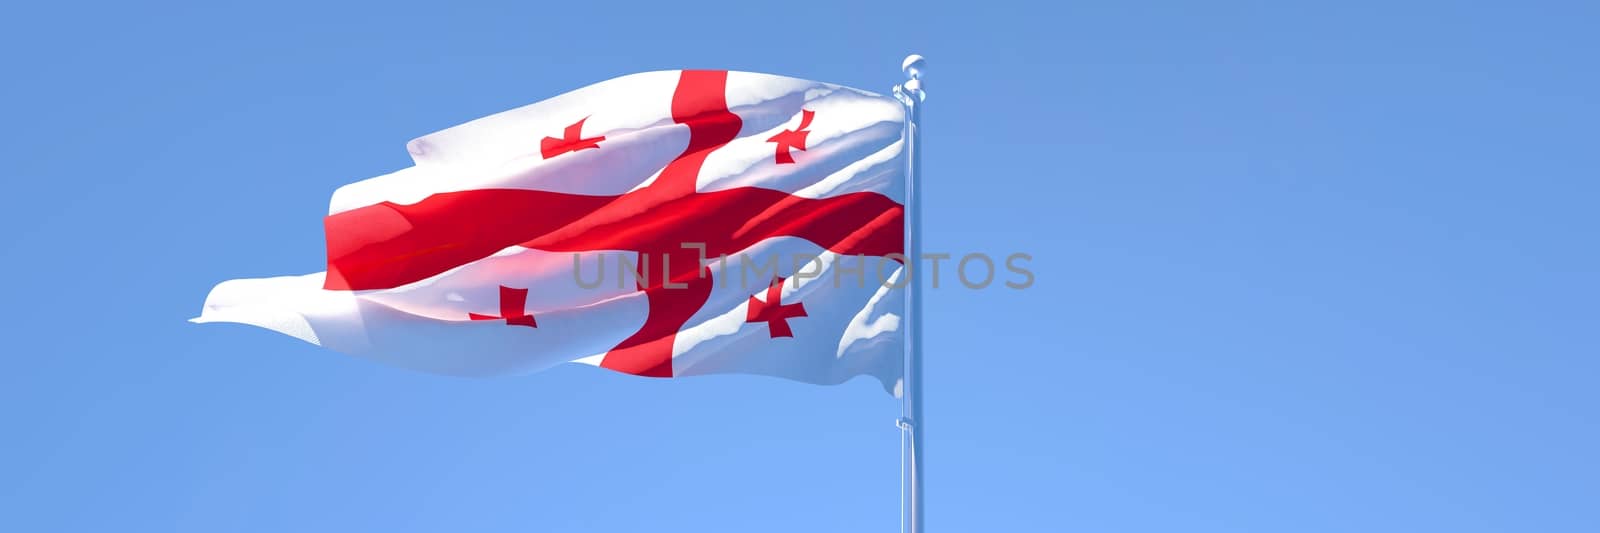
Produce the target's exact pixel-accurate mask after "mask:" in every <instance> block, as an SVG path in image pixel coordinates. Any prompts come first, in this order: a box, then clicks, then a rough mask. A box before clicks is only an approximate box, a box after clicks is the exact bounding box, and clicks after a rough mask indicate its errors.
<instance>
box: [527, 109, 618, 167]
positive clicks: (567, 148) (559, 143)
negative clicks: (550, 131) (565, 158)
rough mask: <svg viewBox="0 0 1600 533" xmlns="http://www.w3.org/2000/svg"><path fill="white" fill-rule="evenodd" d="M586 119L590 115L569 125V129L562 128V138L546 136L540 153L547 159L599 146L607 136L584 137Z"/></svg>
mask: <svg viewBox="0 0 1600 533" xmlns="http://www.w3.org/2000/svg"><path fill="white" fill-rule="evenodd" d="M585 120H589V117H583V118H582V119H581V120H579V121H577V122H574V123H573V124H572V125H571V126H567V129H565V130H562V132H561V138H560V139H557V138H555V137H545V138H544V140H542V141H539V154H540V155H543V156H544V158H545V159H550V158H552V157H555V156H558V155H561V154H564V153H567V152H576V151H578V150H583V149H586V148H599V147H600V141H604V140H606V136H604V135H601V136H599V137H590V138H588V139H585V138H583V121H585Z"/></svg>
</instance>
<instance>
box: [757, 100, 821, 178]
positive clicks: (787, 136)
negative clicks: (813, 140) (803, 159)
mask: <svg viewBox="0 0 1600 533" xmlns="http://www.w3.org/2000/svg"><path fill="white" fill-rule="evenodd" d="M816 114H817V113H816V112H815V111H812V110H810V109H801V110H800V127H798V128H795V129H792V130H783V131H780V132H778V134H777V135H773V136H772V137H769V138H767V142H769V143H778V146H776V147H775V148H776V149H777V156H776V157H777V161H778V164H780V165H782V164H784V163H793V162H794V156H792V155H789V149H790V148H794V149H797V150H800V151H802V152H803V151H805V149H806V134H808V133H811V131H810V130H807V129H806V128H809V127H811V117H812V116H813V115H816Z"/></svg>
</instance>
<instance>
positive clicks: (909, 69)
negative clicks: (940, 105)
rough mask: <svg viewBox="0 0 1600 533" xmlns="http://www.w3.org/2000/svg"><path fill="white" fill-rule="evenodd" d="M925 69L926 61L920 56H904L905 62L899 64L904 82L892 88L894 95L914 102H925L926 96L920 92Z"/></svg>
mask: <svg viewBox="0 0 1600 533" xmlns="http://www.w3.org/2000/svg"><path fill="white" fill-rule="evenodd" d="M927 69H928V60H927V59H923V57H922V55H921V54H911V55H908V56H906V59H905V61H901V62H900V70H901V71H902V72H905V74H906V81H905V83H902V84H899V85H896V86H895V87H894V92H895V94H896V95H899V96H901V97H902V98H903V99H910V100H911V101H915V102H922V101H923V100H927V99H928V94H927V93H925V92H923V91H922V75H923V73H924V72H926V71H927Z"/></svg>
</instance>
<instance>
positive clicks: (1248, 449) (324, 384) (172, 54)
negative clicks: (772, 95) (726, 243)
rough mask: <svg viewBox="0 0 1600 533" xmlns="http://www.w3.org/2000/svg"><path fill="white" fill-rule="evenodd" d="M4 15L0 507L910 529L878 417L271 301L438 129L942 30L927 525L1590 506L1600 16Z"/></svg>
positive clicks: (1399, 521) (1109, 10) (77, 512)
mask: <svg viewBox="0 0 1600 533" xmlns="http://www.w3.org/2000/svg"><path fill="white" fill-rule="evenodd" d="M754 4H756V2H733V3H727V4H724V5H703V6H690V5H688V4H687V3H683V4H679V3H676V2H506V3H503V4H495V5H483V4H477V3H472V2H467V3H460V4H458V3H446V2H433V3H427V4H410V3H405V2H378V3H371V4H366V5H348V6H336V5H326V4H323V3H321V2H298V1H289V2H269V3H264V4H262V3H258V5H255V6H253V7H248V8H240V7H221V6H207V7H189V6H178V5H172V6H156V5H138V6H135V5H133V4H132V3H109V2H106V3H99V4H87V5H86V4H71V5H68V4H60V3H55V4H51V3H38V2H34V3H28V4H19V5H11V6H8V7H6V8H5V13H4V15H3V16H0V58H3V63H4V68H5V72H6V75H5V79H6V81H5V82H4V83H3V84H0V101H3V102H4V104H3V105H4V109H5V112H4V128H3V133H0V151H3V156H0V169H3V171H0V176H3V178H4V180H5V183H6V187H7V189H8V192H7V194H6V196H5V209H3V210H0V223H3V225H0V227H4V228H6V229H5V231H4V232H0V252H3V254H4V258H5V261H4V266H0V268H3V269H4V270H3V274H4V278H5V279H7V280H9V284H8V286H7V288H6V291H5V294H6V298H5V300H4V304H3V305H0V308H3V309H4V310H3V311H0V313H4V317H3V320H0V323H3V324H4V328H5V333H6V339H5V349H4V352H5V356H4V357H3V359H0V360H3V361H4V363H3V364H4V371H3V372H0V420H3V422H4V433H3V438H0V530H6V531H70V530H77V531H194V532H216V531H262V532H282V531H308V532H309V531H330V532H345V531H363V530H365V531H541V532H545V531H555V532H564V531H574V532H578V531H582V532H593V531H626V532H631V531H730V532H748V531H763V532H767V531H795V532H817V531H828V532H833V531H863V532H886V531H893V530H894V529H895V528H896V527H897V525H898V516H897V510H896V508H897V505H898V492H897V490H898V489H897V486H898V463H897V445H898V440H897V439H898V435H897V432H896V430H895V429H894V427H893V425H892V421H893V419H894V417H895V416H896V415H897V404H896V403H895V402H894V401H893V400H892V399H890V398H888V397H886V396H884V395H883V394H882V392H881V391H880V390H879V389H878V386H877V385H876V384H875V383H872V382H871V381H870V380H857V381H854V382H851V383H847V384H845V385H842V386H838V387H817V386H811V385H803V384H798V383H792V382H787V381H780V380H776V379H771V378H761V377H744V376H727V377H714V378H699V379H692V380H677V381H661V380H650V379H643V378H637V377H631V376H624V375H619V374H612V373H609V372H605V371H600V370H595V369H590V368H584V367H576V366H570V367H561V368H557V369H555V370H553V371H549V372H545V373H541V374H535V375H528V376H518V377H510V378H500V379H487V380H482V379H480V380H471V379H460V378H450V377H440V376H433V375H424V374H418V373H413V372H410V371H406V370H401V369H396V368H389V367H384V366H379V365H377V364H374V363H370V362H367V361H363V360H356V359H352V358H348V357H345V356H340V355H337V354H333V353H330V352H324V351H321V350H319V349H317V348H316V347H313V346H310V345H307V344H304V343H301V342H299V341H297V340H294V339H291V338H288V337H284V336H280V335H276V334H273V333H270V332H267V331H263V330H257V329H253V328H249V327H245V326H229V325H218V326H198V325H193V324H189V323H187V322H185V321H184V320H185V319H187V318H189V317H191V316H194V315H195V314H196V313H197V312H198V311H199V308H200V304H201V302H202V301H203V298H204V297H205V294H206V291H207V290H209V289H210V287H211V286H212V284H214V283H215V282H217V281H220V280H223V279H227V278H236V277H252V276H266V275H278V274H288V273H303V272H312V271H317V270H320V269H321V258H322V239H321V236H322V234H321V218H320V217H321V215H322V213H323V211H324V209H325V206H326V203H327V199H328V195H329V194H330V193H331V192H332V191H333V189H334V188H335V187H337V186H339V185H341V184H344V183H348V182H351V181H355V180H357V179H361V178H365V177H369V176H372V175H376V174H379V173H382V172H387V171H390V170H393V169H396V168H399V167H402V166H405V165H406V164H407V162H408V156H407V153H406V151H405V147H404V143H405V141H407V140H408V139H411V138H412V137H415V136H418V135H421V134H424V133H428V132H431V131H434V130H437V129H440V128H443V127H446V126H450V125H453V124H456V123H458V122H461V121H464V120H467V119H471V118H474V117H478V116H481V115H484V114H488V113H491V112H495V111H499V110H502V109H506V108H510V107H513V106H517V105H520V104H524V103H529V102H532V101H536V100H539V99H543V98H546V97H549V96H553V95H556V94H559V93H561V92H564V91H566V90H570V89H573V88H577V87H580V86H583V85H586V84H589V83H592V82H595V81H599V80H603V79H607V78H610V77H613V76H616V75H620V74H625V73H630V72H636V71H644V70H654V69H663V68H679V67H699V68H732V69H739V70H753V71H763V72H773V73H780V74H786V75H791V76H797V77H805V78H812V79H820V80H826V81H831V82H836V83H843V84H847V85H853V86H858V87H863V88H870V89H879V90H883V89H887V88H888V87H889V86H891V85H892V84H893V83H895V82H896V81H898V79H899V73H898V67H899V61H900V59H901V58H902V57H903V56H904V55H905V54H906V53H909V52H918V53H922V54H924V55H926V56H927V57H928V58H929V60H930V62H931V64H932V67H933V70H932V72H931V74H930V78H929V92H930V94H931V96H930V98H929V100H928V107H927V116H926V119H927V123H926V131H927V138H926V145H927V153H926V159H925V163H926V166H927V171H926V180H927V182H926V191H927V193H926V194H927V196H926V209H927V215H926V221H927V225H926V230H925V231H926V235H927V238H928V248H929V250H930V251H950V252H954V253H965V252H971V251H979V252H988V253H993V254H1006V253H1011V252H1013V251H1025V252H1028V253H1031V254H1032V255H1033V256H1034V257H1035V260H1034V262H1033V264H1032V266H1033V269H1034V271H1035V272H1036V273H1037V275H1038V282H1037V284H1036V285H1035V286H1034V287H1033V288H1032V289H1030V290H1026V291H1012V290H1006V289H1003V288H1001V289H991V290H986V291H968V290H965V289H961V288H959V286H957V287H954V288H951V287H945V288H941V289H940V290H938V291H933V292H932V294H931V295H930V297H929V303H928V315H927V319H926V321H927V326H928V331H929V336H928V339H927V343H928V351H927V353H928V362H927V368H928V374H927V389H928V401H927V408H928V411H929V428H930V434H929V441H928V442H929V449H928V461H929V462H928V479H929V499H928V504H929V511H928V519H929V523H930V524H931V526H932V527H933V529H932V530H931V531H935V532H956V531H1093V532H1117V531H1129V532H1146V531H1148V532H1160V533H1170V532H1174V531H1182V532H1203V531H1218V532H1241V531H1259V532H1270V533H1279V532H1284V531H1295V532H1322V531H1327V532H1348V531H1362V532H1388V531H1394V532H1414V531H1450V532H1477V531H1515V532H1527V531H1538V532H1542V533H1543V532H1567V531H1572V532H1578V531H1597V530H1600V507H1597V506H1596V505H1595V497H1596V495H1597V494H1600V461H1597V460H1596V455H1595V451H1596V450H1600V422H1597V420H1600V386H1597V383H1596V381H1597V378H1600V339H1597V335H1600V334H1597V331H1600V326H1597V324H1600V312H1597V305H1600V304H1597V302H1600V298H1597V297H1600V290H1597V284H1600V281H1597V279H1600V277H1597V273H1600V249H1597V247H1596V231H1597V230H1600V220H1597V218H1600V215H1597V209H1596V203H1597V200H1600V181H1597V179H1596V176H1597V175H1600V174H1597V171H1596V165H1597V160H1596V153H1597V146H1596V138H1597V137H1596V133H1595V132H1596V123H1597V122H1600V108H1597V98H1596V95H1597V94H1600V75H1597V74H1596V73H1597V72H1600V69H1597V67H1596V60H1595V53H1596V50H1597V49H1600V39H1597V38H1596V37H1595V33H1594V29H1595V23H1596V20H1597V19H1600V8H1597V7H1596V4H1595V3H1594V2H1570V3H1556V2H1519V3H1506V4H1504V5H1500V6H1467V5H1464V4H1465V3H1463V2H1403V3H1397V2H1366V1H1357V2H1338V3H1332V4H1326V5H1323V6H1320V7H1291V6H1286V5H1282V4H1283V3H1281V2H1206V3H1203V5H1202V4H1200V3H1193V2H1171V3H1157V2H1095V3H1083V2H1068V3H1064V4H1061V5H1056V6H1055V7H1046V6H1045V5H1043V3H1040V4H1039V5H1034V6H1024V5H1016V4H1007V3H1003V2H979V3H976V4H973V3H967V4H966V5H965V6H964V7H955V4H957V3H948V4H950V5H949V6H946V5H945V4H947V3H942V2H905V3H902V5H903V6H904V7H896V6H894V5H890V4H878V5H872V6H868V5H866V4H865V3H860V2H854V1H841V2H833V3H827V2H781V3H774V5H772V6H771V7H756V6H755V5H754Z"/></svg>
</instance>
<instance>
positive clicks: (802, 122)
mask: <svg viewBox="0 0 1600 533" xmlns="http://www.w3.org/2000/svg"><path fill="white" fill-rule="evenodd" d="M904 132H905V112H904V110H903V108H902V106H901V104H900V103H899V102H897V101H895V100H894V99H892V98H889V97H885V96H880V95H876V94H872V93H868V92H864V91H859V90H855V89H850V88H846V87H840V86H837V85H831V84H825V83H818V82H813V81H806V80H799V79H794V78H786V77H781V76H772V75H766V74H754V73H745V72H728V71H705V70H683V71H663V72H648V73H642V74H634V75H629V76H624V77H620V78H616V79H613V80H609V81H605V82H601V83H598V84H595V85H591V86H589V87H585V88H583V89H579V90H576V91H573V92H570V93H567V94H563V95H561V96H557V97H555V98H551V99H549V100H545V101H543V102H539V103H535V104H532V105H528V106H525V107H521V108H517V109H513V110H510V111H506V112H502V113H498V114H495V115H491V116H488V117H484V118H481V119H478V120H474V121H471V122H468V123H466V124H462V125H459V126H456V127H452V128H449V129H446V130H443V131H440V132H437V133H433V134H430V135H426V136H423V137H421V138H418V139H415V140H413V141H411V142H410V143H409V144H408V146H407V148H408V149H409V151H410V152H411V154H412V158H413V160H414V162H415V165H414V166H412V167H408V168H405V169H402V170H400V171H398V172H394V173H392V174H388V175H384V176H380V177H376V178H372V179H368V180H365V181H361V182H357V183H354V184H351V185H347V186H344V187H342V188H340V189H339V190H338V191H336V192H335V193H334V195H333V199H332V202H331V205H330V209H329V214H328V217H327V218H326V219H325V221H324V222H325V227H326V238H327V243H326V244H327V255H328V259H327V264H328V269H327V271H326V272H320V273H315V274H309V275H304V276H291V277H278V278H265V279H241V280H233V281H227V282H223V283H221V284H219V285H217V286H216V288H214V289H212V291H211V294H210V295H209V296H208V297H207V298H206V302H205V306H204V308H203V310H202V312H201V315H200V316H199V317H198V318H195V319H194V321H195V322H236V323H243V324H251V325H255V326H259V327H263V328H268V329H272V330H275V331H278V332H281V333H284V334H287V335H290V336H294V337H297V338H299V339H301V340H304V341H307V342H311V343H314V344H318V345H321V346H324V347H327V348H330V349H333V350H336V351H339V352H343V353H347V354H352V355H357V356H361V357H366V358H371V359H375V360H379V361H383V362H387V363H391V364H396V365H401V366H405V367H410V368H415V369H420V370H425V371H431V372H440V373H448V374H458V375H492V374H503V373H517V372H528V371H535V370H539V369H543V368H547V367H549V366H552V365H555V364H558V363H564V362H580V363H586V364H591V365H597V366H601V367H605V368H609V369H613V370H617V371H621V372H627V373H632V374H638V375H644V376H654V377H676V376H689V375H699V374H713V373H754V374H766V375H773V376H780V377H785V378H789V379H795V380H800V381H805V382H811V383H821V384H834V383H841V382H843V381H846V380H848V379H850V378H852V377H854V376H858V375H870V376H873V377H875V378H877V379H878V380H879V381H881V382H882V384H883V386H884V388H885V390H888V391H889V392H891V393H892V394H895V395H899V393H900V387H901V385H900V383H901V361H902V359H901V354H902V351H903V348H904V344H903V343H904V340H903V317H904V295H903V291H902V290H899V286H902V285H904V284H905V276H906V272H904V271H903V268H904V263H905V258H904V256H903V255H900V254H903V253H904V216H903V214H904V203H905V185H906V181H905V180H906V161H905V159H904V153H903V148H904V142H903V137H904Z"/></svg>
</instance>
